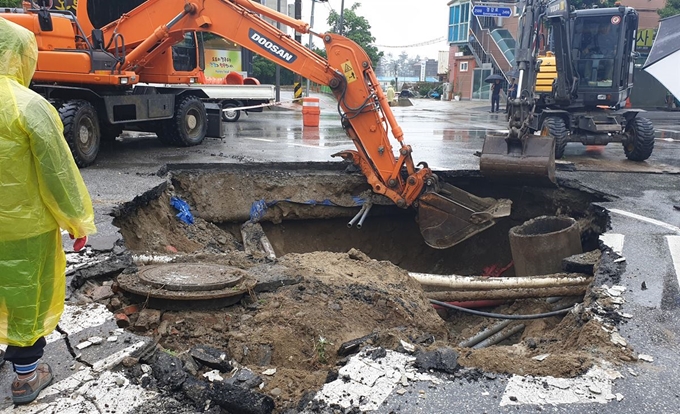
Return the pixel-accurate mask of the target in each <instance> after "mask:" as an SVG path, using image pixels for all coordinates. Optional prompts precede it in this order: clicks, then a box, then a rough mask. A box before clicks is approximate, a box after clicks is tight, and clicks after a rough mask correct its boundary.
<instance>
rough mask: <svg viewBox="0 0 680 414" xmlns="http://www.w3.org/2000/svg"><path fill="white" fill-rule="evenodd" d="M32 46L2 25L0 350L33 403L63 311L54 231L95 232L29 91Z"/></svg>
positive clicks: (18, 393)
mask: <svg viewBox="0 0 680 414" xmlns="http://www.w3.org/2000/svg"><path fill="white" fill-rule="evenodd" d="M37 58H38V47H37V44H36V40H35V36H34V35H33V33H31V32H30V31H28V30H26V29H24V28H23V27H20V26H18V25H16V24H14V23H12V22H9V21H7V20H5V19H3V18H0V343H4V344H7V345H8V347H7V350H6V352H5V360H7V361H10V362H12V363H13V366H14V371H15V372H16V374H17V376H16V378H15V380H14V381H13V382H12V399H13V401H14V402H15V403H17V404H22V403H27V402H30V401H33V400H34V399H35V398H36V397H37V396H38V394H39V393H40V391H41V390H42V389H43V388H45V387H46V386H47V385H48V384H49V383H50V381H51V380H52V372H51V369H50V367H49V366H48V365H47V364H45V363H40V362H39V361H40V358H41V357H42V355H43V349H44V347H45V343H46V342H45V338H44V336H45V335H47V334H49V333H50V332H52V331H53V330H54V329H55V327H56V326H57V322H59V318H60V317H61V313H62V311H63V309H64V296H65V288H66V286H65V285H66V279H65V275H64V272H65V268H66V258H65V255H64V250H63V248H62V239H61V232H60V230H59V229H60V228H62V229H64V230H66V231H68V232H69V233H70V234H71V235H72V236H73V237H74V238H76V242H75V243H74V249H75V250H78V249H80V248H82V247H83V246H84V244H85V241H86V240H87V235H88V234H92V233H94V232H95V231H96V229H95V225H94V213H93V211H92V201H91V200H90V196H89V194H88V192H87V188H86V187H85V183H84V182H83V179H82V177H81V176H80V172H79V171H78V168H77V167H76V164H75V162H74V160H73V156H72V155H71V152H70V150H69V147H68V145H67V143H66V141H65V140H64V136H63V131H64V127H63V125H62V123H61V120H60V118H59V114H58V113H57V111H56V110H55V108H54V107H53V106H52V105H51V104H50V103H49V102H48V101H47V100H45V99H44V98H43V97H41V96H40V95H38V94H37V93H35V92H33V91H31V90H30V89H28V85H29V83H30V81H31V78H32V77H33V73H34V72H35V69H36V62H37Z"/></svg>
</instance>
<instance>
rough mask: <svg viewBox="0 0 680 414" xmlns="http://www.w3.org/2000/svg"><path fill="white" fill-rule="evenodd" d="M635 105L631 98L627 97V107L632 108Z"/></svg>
mask: <svg viewBox="0 0 680 414" xmlns="http://www.w3.org/2000/svg"><path fill="white" fill-rule="evenodd" d="M632 107H633V105H631V104H630V98H627V99H626V108H632Z"/></svg>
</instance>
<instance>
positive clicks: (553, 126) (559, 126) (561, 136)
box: [541, 116, 569, 160]
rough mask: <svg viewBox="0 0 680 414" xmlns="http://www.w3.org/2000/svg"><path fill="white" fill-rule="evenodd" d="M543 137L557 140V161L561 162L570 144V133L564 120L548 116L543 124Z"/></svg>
mask: <svg viewBox="0 0 680 414" xmlns="http://www.w3.org/2000/svg"><path fill="white" fill-rule="evenodd" d="M541 136H552V137H554V138H555V159H556V160H559V159H560V158H562V157H563V156H564V149H565V148H566V147H567V142H569V131H568V130H567V125H566V124H565V123H564V119H562V118H560V117H558V116H548V117H546V118H545V119H544V120H543V123H542V124H541Z"/></svg>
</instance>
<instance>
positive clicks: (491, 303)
mask: <svg viewBox="0 0 680 414" xmlns="http://www.w3.org/2000/svg"><path fill="white" fill-rule="evenodd" d="M425 296H427V292H426V294H425ZM432 299H435V298H432ZM445 302H447V303H449V304H451V305H455V306H460V307H462V308H471V309H475V308H492V307H495V306H500V305H503V304H504V303H506V302H507V300H502V299H499V300H484V299H482V300H463V301H446V300H445ZM434 308H435V309H441V308H442V307H441V306H437V305H434Z"/></svg>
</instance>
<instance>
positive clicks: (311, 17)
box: [305, 0, 328, 96]
mask: <svg viewBox="0 0 680 414" xmlns="http://www.w3.org/2000/svg"><path fill="white" fill-rule="evenodd" d="M317 1H318V2H319V3H324V2H327V1H328V0H312V15H311V16H310V17H309V29H310V32H309V43H307V48H308V49H309V50H312V32H311V29H312V28H313V27H314V4H315V3H316V2H317ZM309 83H310V82H309V79H307V87H306V88H305V96H309Z"/></svg>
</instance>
